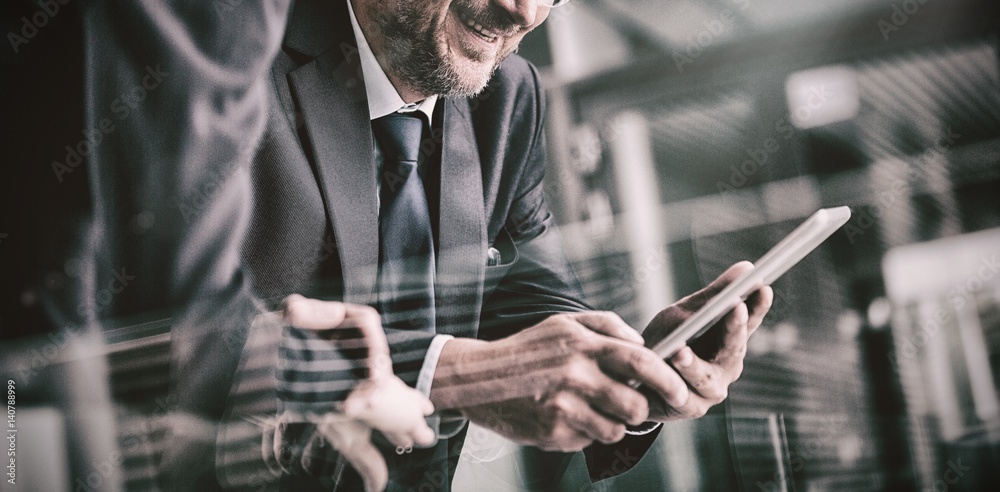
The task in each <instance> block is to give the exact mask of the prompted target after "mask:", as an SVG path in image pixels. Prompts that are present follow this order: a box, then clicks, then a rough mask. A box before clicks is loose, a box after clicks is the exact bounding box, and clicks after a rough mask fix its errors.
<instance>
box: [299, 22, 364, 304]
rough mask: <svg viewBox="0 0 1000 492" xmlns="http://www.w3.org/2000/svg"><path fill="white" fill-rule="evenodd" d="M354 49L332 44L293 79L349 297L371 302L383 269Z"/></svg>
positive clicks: (349, 300) (362, 101) (358, 65)
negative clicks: (377, 276) (379, 261)
mask: <svg viewBox="0 0 1000 492" xmlns="http://www.w3.org/2000/svg"><path fill="white" fill-rule="evenodd" d="M352 42H353V40H352ZM351 48H352V46H351V45H350V44H348V43H346V42H344V43H341V45H340V47H339V48H338V47H337V46H336V45H335V46H333V47H331V48H330V49H328V50H327V51H325V52H323V53H322V54H320V55H319V56H318V57H316V58H315V59H314V60H312V61H311V62H309V63H306V64H305V65H303V66H301V67H299V68H297V69H295V70H293V71H292V72H291V73H290V74H289V83H290V86H291V91H292V97H293V98H294V99H295V102H296V105H297V107H298V109H299V110H300V111H301V114H302V119H303V123H304V131H305V134H306V137H307V140H308V141H307V142H304V143H305V144H306V145H307V146H309V147H310V148H311V150H312V157H313V164H314V166H315V171H316V176H317V180H318V182H319V184H320V190H321V192H322V195H323V200H324V203H325V205H326V210H327V214H328V216H329V217H330V219H331V223H332V226H333V229H334V233H335V237H336V240H337V248H338V249H339V252H340V261H341V265H342V267H343V270H342V271H343V273H344V300H345V301H347V302H355V303H362V304H367V303H370V302H372V301H373V299H372V295H373V292H374V288H375V279H376V275H377V271H378V247H379V246H378V208H377V207H378V205H377V202H376V188H375V183H376V181H375V180H376V177H375V162H374V149H373V145H372V133H371V125H370V121H369V113H368V105H367V101H366V97H365V89H364V82H363V81H362V80H361V77H360V75H359V74H360V73H361V71H360V62H359V59H358V56H357V53H356V50H352V49H351ZM317 246H318V245H317Z"/></svg>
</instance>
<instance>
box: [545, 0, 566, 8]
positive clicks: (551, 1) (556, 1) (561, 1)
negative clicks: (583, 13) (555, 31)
mask: <svg viewBox="0 0 1000 492" xmlns="http://www.w3.org/2000/svg"><path fill="white" fill-rule="evenodd" d="M538 3H539V5H544V6H546V7H553V8H554V7H559V6H561V5H566V4H567V3H569V0H538Z"/></svg>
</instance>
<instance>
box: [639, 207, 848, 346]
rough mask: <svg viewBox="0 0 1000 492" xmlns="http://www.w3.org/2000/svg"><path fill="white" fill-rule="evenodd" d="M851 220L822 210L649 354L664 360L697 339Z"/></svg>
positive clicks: (842, 210)
mask: <svg viewBox="0 0 1000 492" xmlns="http://www.w3.org/2000/svg"><path fill="white" fill-rule="evenodd" d="M850 218H851V209H850V208H849V207H836V208H824V209H820V210H819V211H818V212H816V213H814V214H813V215H812V217H809V219H807V220H806V221H805V222H803V223H802V225H800V226H799V227H798V228H796V229H795V230H794V231H792V233H791V234H789V235H788V236H786V237H785V238H784V239H782V240H781V242H779V243H778V244H776V245H775V246H774V247H773V248H771V250H770V251H768V252H767V253H765V254H764V256H761V257H760V259H759V260H757V262H756V263H755V264H754V265H755V266H756V268H754V269H753V270H751V271H750V272H747V273H746V274H745V275H743V276H741V277H739V278H737V279H736V280H734V281H733V283H731V284H729V285H727V286H726V287H725V288H724V289H722V291H721V292H719V293H718V294H716V296H715V297H713V298H712V299H710V300H709V301H708V302H707V303H705V305H704V306H702V308H701V309H699V310H698V311H697V312H696V313H694V314H693V315H691V317H690V318H688V319H687V320H686V321H684V323H681V325H680V326H678V327H677V329H676V330H674V331H673V332H671V333H670V334H669V335H667V336H666V337H664V338H663V340H660V341H659V342H657V344H656V345H654V346H653V351H654V352H656V354H657V355H659V356H660V357H662V358H664V359H667V358H669V357H670V356H672V355H674V354H675V353H676V352H677V351H678V350H680V349H681V348H683V347H684V346H685V345H687V343H688V342H689V341H691V340H692V339H694V338H697V337H699V336H701V334H702V333H704V332H705V331H706V330H708V329H709V328H710V327H712V325H714V324H715V323H716V322H717V321H719V320H720V319H722V317H723V316H725V315H726V313H728V312H729V311H731V310H732V309H733V308H735V307H736V306H737V305H739V303H741V302H743V301H745V300H746V298H747V297H748V296H749V295H750V294H752V293H754V292H755V291H756V290H757V289H759V288H761V287H763V286H765V285H770V284H771V283H773V282H774V281H775V280H777V279H778V277H780V276H781V275H783V274H784V273H785V272H787V271H788V269H789V268H791V267H793V266H794V265H795V264H796V263H798V262H799V261H800V260H801V259H802V258H805V256H806V255H808V254H809V252H810V251H812V250H814V249H816V247H817V246H819V245H820V244H821V243H822V242H823V241H825V240H826V238H828V237H830V235H831V234H833V233H834V232H835V231H836V230H837V229H840V227H841V226H843V225H844V224H845V223H847V220H848V219H850Z"/></svg>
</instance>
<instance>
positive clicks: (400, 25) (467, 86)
mask: <svg viewBox="0 0 1000 492" xmlns="http://www.w3.org/2000/svg"><path fill="white" fill-rule="evenodd" d="M398 2H399V3H398V9H396V10H395V11H391V9H384V10H380V11H378V12H375V13H374V14H375V15H373V17H374V19H375V23H376V24H377V29H379V30H380V31H381V32H380V34H381V35H382V39H383V46H382V52H383V56H384V57H385V62H386V65H387V66H388V67H391V68H390V69H391V70H392V72H393V74H395V75H396V77H397V78H398V79H399V80H400V82H402V83H403V84H405V85H407V86H409V87H412V88H414V89H417V90H418V91H419V92H421V93H423V94H427V95H439V96H454V97H472V96H475V95H477V94H479V93H480V92H482V91H483V89H484V88H486V84H487V83H489V80H490V78H491V77H492V76H493V73H494V72H496V69H497V68H498V67H499V66H500V62H501V61H503V60H504V59H505V58H507V56H509V55H510V54H511V53H512V52H513V51H514V50H515V49H516V46H512V47H510V48H507V49H504V50H501V52H499V53H498V56H497V57H496V59H495V60H493V63H492V67H491V68H490V69H488V70H468V69H466V70H462V68H461V67H459V66H457V64H456V63H455V60H454V59H453V56H459V55H458V54H453V55H452V56H449V55H448V54H447V53H443V52H442V51H443V48H442V43H441V42H440V40H439V36H443V35H444V32H443V29H444V20H445V19H444V17H443V15H447V14H446V13H445V14H442V16H438V14H441V13H440V12H439V11H434V12H431V11H428V10H425V9H426V7H427V4H428V2H427V1H426V0H398ZM457 3H458V5H459V6H460V7H462V8H463V9H464V10H466V11H467V12H470V13H472V14H473V15H474V16H475V17H476V18H478V19H481V20H482V21H484V23H487V26H488V27H492V28H493V29H494V30H495V31H496V32H498V33H500V34H501V35H509V34H512V33H515V32H517V30H518V27H517V26H514V25H512V24H511V23H510V22H509V21H504V20H503V19H501V18H499V17H498V15H496V14H495V13H494V12H493V11H491V10H489V9H490V8H491V7H490V6H489V5H487V7H486V8H484V9H477V8H476V7H475V6H474V5H468V2H467V1H462V0H459V1H458V2H457ZM497 42H503V38H501V39H500V40H498V41H497ZM476 61H480V62H485V61H487V60H476Z"/></svg>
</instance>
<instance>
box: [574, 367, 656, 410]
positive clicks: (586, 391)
mask: <svg viewBox="0 0 1000 492" xmlns="http://www.w3.org/2000/svg"><path fill="white" fill-rule="evenodd" d="M590 367H591V368H592V370H588V371H576V374H575V375H572V376H568V377H566V378H564V380H563V381H564V384H563V386H564V389H566V390H569V391H572V392H574V393H576V394H578V395H581V396H582V397H583V399H584V400H586V401H587V403H588V404H589V405H590V407H591V408H593V409H595V410H597V411H598V412H601V413H602V414H604V415H607V416H608V417H610V418H611V419H613V420H615V421H617V422H619V423H623V424H625V423H627V424H632V425H639V424H641V423H643V422H645V421H646V418H647V417H649V402H648V401H647V400H646V397H645V396H643V395H642V394H641V393H639V392H638V391H636V390H635V389H632V388H630V387H628V386H627V385H625V384H623V383H621V382H619V381H615V380H614V379H611V378H610V377H608V376H607V375H606V374H604V373H603V372H601V370H600V369H598V368H597V367H595V366H590Z"/></svg>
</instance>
